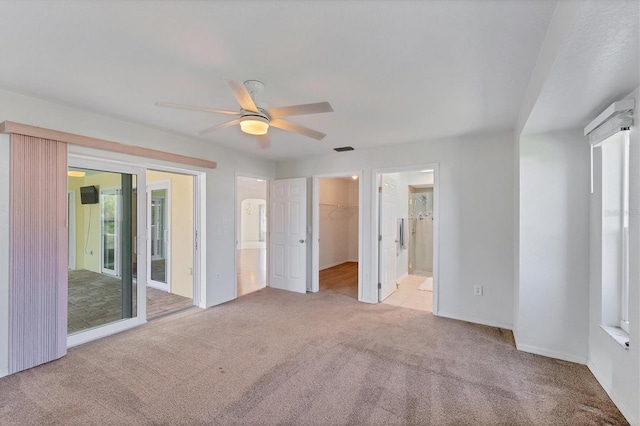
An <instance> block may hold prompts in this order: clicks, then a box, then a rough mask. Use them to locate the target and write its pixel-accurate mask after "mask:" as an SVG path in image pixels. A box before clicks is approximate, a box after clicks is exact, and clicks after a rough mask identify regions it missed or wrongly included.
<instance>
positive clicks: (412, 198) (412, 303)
mask: <svg viewBox="0 0 640 426" xmlns="http://www.w3.org/2000/svg"><path fill="white" fill-rule="evenodd" d="M376 181H377V182H378V185H377V189H378V190H377V191H376V196H377V205H378V209H377V235H376V238H375V239H374V240H375V241H376V242H377V243H378V247H377V252H378V259H377V260H378V268H377V269H378V277H379V280H378V282H379V283H380V285H379V295H378V297H379V299H378V300H379V301H380V302H382V303H386V304H390V305H395V306H399V307H404V308H410V309H416V310H421V311H425V312H434V313H436V312H437V310H436V308H437V297H436V295H437V199H438V198H437V194H438V193H437V184H438V182H437V165H430V166H429V165H428V166H423V167H420V168H419V169H417V168H415V167H414V168H405V169H400V170H399V171H389V172H386V173H385V172H384V171H383V172H379V173H377V174H376Z"/></svg>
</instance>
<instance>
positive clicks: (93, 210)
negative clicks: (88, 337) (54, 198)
mask: <svg viewBox="0 0 640 426" xmlns="http://www.w3.org/2000/svg"><path fill="white" fill-rule="evenodd" d="M127 171H128V172H129V173H122V172H116V171H107V170H100V169H98V168H95V169H89V168H80V167H70V170H69V178H68V191H69V193H72V194H73V196H70V197H69V200H70V203H73V206H72V207H71V208H70V210H71V211H73V210H75V220H74V221H70V222H69V224H70V226H74V228H75V229H74V232H73V233H72V232H69V235H74V234H75V235H76V236H77V237H71V238H70V242H69V244H73V245H75V264H76V268H75V269H74V270H70V271H69V281H68V299H67V300H68V306H67V309H68V316H67V332H68V333H69V335H75V334H76V333H82V332H85V331H88V330H92V331H91V333H94V334H95V333H99V332H98V331H97V330H95V329H97V328H98V327H102V326H109V325H111V324H114V323H116V322H120V321H125V320H128V319H131V318H135V317H136V316H137V291H136V286H135V285H134V282H135V281H134V267H135V266H134V265H135V264H136V255H135V250H134V247H133V246H134V235H135V234H134V229H135V226H134V223H135V222H136V221H137V220H138V217H137V215H136V212H137V209H136V203H137V199H136V197H135V191H134V187H135V186H136V181H137V179H138V174H134V173H131V171H133V172H135V171H136V170H133V169H129V170H127ZM143 182H144V181H143ZM105 333H107V332H105Z"/></svg>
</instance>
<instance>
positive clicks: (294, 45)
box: [0, 0, 555, 159]
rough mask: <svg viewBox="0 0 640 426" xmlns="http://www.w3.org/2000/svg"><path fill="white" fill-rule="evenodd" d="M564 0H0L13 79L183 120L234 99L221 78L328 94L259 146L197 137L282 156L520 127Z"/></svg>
mask: <svg viewBox="0 0 640 426" xmlns="http://www.w3.org/2000/svg"><path fill="white" fill-rule="evenodd" d="M554 7H555V1H541V0H537V1H505V0H494V1H492V0H484V1H477V0H460V1H438V0H432V1H423V2H418V1H368V2H364V1H349V2H346V1H343V2H329V1H304V2H290V1H238V2H236V1H233V2H231V1H229V2H227V1H211V2H204V1H198V2H196V1H192V2H147V1H118V2H116V1H104V2H102V1H85V2H79V1H69V2H60V1H44V2H43V1H28V2H27V1H0V16H1V17H2V24H1V25H0V87H2V88H4V89H7V90H12V91H16V92H20V93H25V94H29V95H33V96H37V97H41V98H45V99H48V100H52V101H55V102H60V103H65V104H70V105H75V106H78V107H80V108H84V109H88V110H91V111H95V112H98V113H101V114H104V115H108V116H113V117H118V118H121V119H123V120H127V121H131V122H136V123H143V124H145V125H148V126H153V127H157V128H161V129H165V130H168V131H170V132H174V133H179V134H184V135H192V134H193V133H195V132H197V131H199V130H202V129H204V128H206V127H209V126H212V125H213V124H216V123H221V122H223V121H226V120H228V116H223V115H215V114H209V113H202V112H193V111H178V110H168V109H162V108H158V107H156V106H155V105H154V103H155V102H156V101H159V100H161V101H167V102H176V103H185V104H195V105H202V106H209V107H214V108H221V109H232V110H235V109H237V105H236V102H235V100H234V98H233V97H232V96H231V94H230V92H229V90H228V89H227V87H226V85H225V83H224V81H223V78H230V79H235V80H239V81H243V80H247V79H258V80H261V81H263V82H264V83H265V84H266V88H265V90H264V92H263V94H262V97H261V99H262V100H264V101H266V102H267V103H268V104H269V106H284V105H292V104H301V103H310V102H319V101H329V102H330V103H331V105H332V106H333V108H334V110H335V112H333V113H326V114H319V115H314V116H300V117H292V118H291V119H290V120H291V121H293V122H296V123H299V124H302V125H304V126H308V127H311V128H313V129H316V130H320V131H323V132H325V133H327V134H328V136H327V137H326V138H325V139H324V140H322V141H315V140H313V139H309V138H305V137H302V136H298V135H295V134H290V133H285V132H283V131H281V130H279V129H271V130H270V135H271V141H272V147H271V148H269V149H260V148H258V147H257V144H256V143H255V141H254V140H253V138H252V137H250V136H248V135H245V134H243V133H241V132H240V130H239V129H238V128H237V127H232V128H226V129H222V130H219V131H216V132H215V133H212V134H209V135H207V136H206V137H202V138H200V139H201V140H202V141H203V142H204V143H207V144H214V143H215V144H220V145H224V146H227V147H231V148H233V149H237V150H241V151H244V152H247V153H253V154H255V155H260V156H264V157H267V158H271V159H286V158H297V157H303V156H310V155H317V154H324V153H329V152H332V151H331V150H332V148H334V147H339V146H343V145H351V146H353V147H355V148H356V149H363V148H367V147H373V146H378V145H386V144H396V143H404V142H415V141H423V140H427V139H431V138H438V137H446V136H453V135H461V134H469V133H482V132H489V131H495V130H505V129H511V128H513V127H514V123H515V121H516V117H517V114H518V111H519V108H520V104H521V102H522V98H523V95H524V92H525V89H526V87H527V84H528V81H529V78H530V75H531V72H532V69H533V67H534V65H535V63H536V59H537V56H538V53H539V51H540V47H541V45H542V42H543V40H544V36H545V33H546V31H547V28H548V27H549V22H550V19H551V17H552V14H553V10H554Z"/></svg>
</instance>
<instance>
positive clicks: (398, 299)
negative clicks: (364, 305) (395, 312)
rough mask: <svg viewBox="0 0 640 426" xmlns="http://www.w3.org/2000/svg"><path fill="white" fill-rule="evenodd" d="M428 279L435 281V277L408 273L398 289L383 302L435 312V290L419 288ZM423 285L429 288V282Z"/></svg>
mask: <svg viewBox="0 0 640 426" xmlns="http://www.w3.org/2000/svg"><path fill="white" fill-rule="evenodd" d="M426 280H432V281H433V278H431V277H422V276H419V275H408V276H407V277H406V278H405V279H403V280H402V281H400V284H399V285H398V289H397V290H396V291H395V292H393V294H391V296H389V297H387V298H386V299H385V300H384V301H383V302H382V303H386V304H388V305H394V306H399V307H401V308H409V309H416V310H418V311H425V312H433V291H425V290H419V289H418V288H419V287H420V286H421V285H423V283H425V281H426ZM422 287H423V288H425V287H427V288H428V283H427V284H426V285H423V286H422ZM431 288H432V287H431Z"/></svg>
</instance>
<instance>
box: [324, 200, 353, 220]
mask: <svg viewBox="0 0 640 426" xmlns="http://www.w3.org/2000/svg"><path fill="white" fill-rule="evenodd" d="M320 207H330V208H331V211H330V212H328V213H326V210H325V213H326V219H329V220H333V219H336V217H334V214H335V213H337V212H340V213H341V216H342V217H344V218H349V217H351V216H353V215H354V213H355V212H354V209H356V208H358V206H346V205H343V204H329V203H320Z"/></svg>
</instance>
